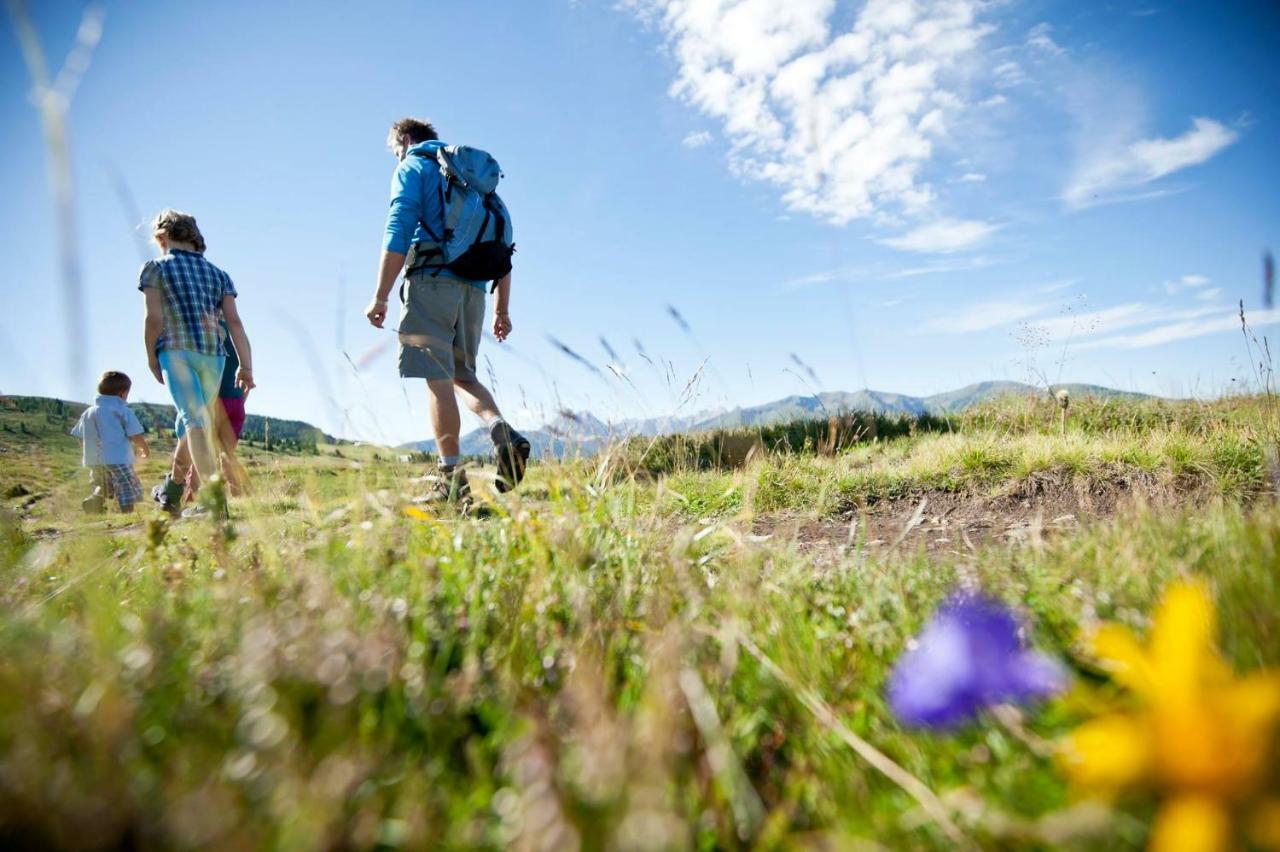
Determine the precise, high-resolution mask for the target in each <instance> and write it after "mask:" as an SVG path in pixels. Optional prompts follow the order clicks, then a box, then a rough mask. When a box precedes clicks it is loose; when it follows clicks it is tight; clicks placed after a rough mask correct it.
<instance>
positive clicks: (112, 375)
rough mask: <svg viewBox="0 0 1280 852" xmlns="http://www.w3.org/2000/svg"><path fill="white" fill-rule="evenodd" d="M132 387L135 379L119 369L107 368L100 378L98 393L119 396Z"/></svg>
mask: <svg viewBox="0 0 1280 852" xmlns="http://www.w3.org/2000/svg"><path fill="white" fill-rule="evenodd" d="M131 387H133V380H132V379H130V378H129V377H128V376H126V375H125V374H124V373H122V372H120V371H119V370H107V371H106V372H105V373H103V374H102V375H101V376H100V377H99V378H98V393H100V394H102V395H103V396H119V395H120V394H122V393H128V392H129V388H131Z"/></svg>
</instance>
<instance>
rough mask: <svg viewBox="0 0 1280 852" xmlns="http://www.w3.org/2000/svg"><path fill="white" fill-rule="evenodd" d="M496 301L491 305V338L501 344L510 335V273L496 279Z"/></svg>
mask: <svg viewBox="0 0 1280 852" xmlns="http://www.w3.org/2000/svg"><path fill="white" fill-rule="evenodd" d="M496 292H497V299H495V300H494V303H493V336H494V337H496V338H498V341H499V342H501V341H503V340H506V339H507V335H508V334H510V333H511V314H510V313H509V310H510V307H511V273H510V272H508V273H507V274H506V275H504V276H502V277H501V278H499V279H498V287H497V291H496Z"/></svg>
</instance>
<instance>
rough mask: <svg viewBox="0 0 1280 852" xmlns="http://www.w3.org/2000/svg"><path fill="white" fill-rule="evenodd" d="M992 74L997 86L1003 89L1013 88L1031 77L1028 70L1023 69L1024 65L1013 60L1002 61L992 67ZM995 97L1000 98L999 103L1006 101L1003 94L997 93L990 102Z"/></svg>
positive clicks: (992, 99) (991, 99)
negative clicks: (1028, 75)
mask: <svg viewBox="0 0 1280 852" xmlns="http://www.w3.org/2000/svg"><path fill="white" fill-rule="evenodd" d="M991 76H992V78H993V79H994V81H995V84H996V86H998V87H999V88H1001V89H1012V88H1013V87H1014V86H1021V85H1022V84H1023V83H1025V82H1027V81H1028V79H1030V78H1028V77H1027V72H1025V71H1023V70H1022V66H1021V65H1019V64H1018V63H1016V62H1013V61H1012V60H1011V61H1009V62H1001V63H1000V64H999V65H997V66H996V67H995V68H992V69H991ZM995 98H1000V100H999V101H998V102H997V103H1004V96H1003V95H996V96H995V97H993V98H990V99H989V100H988V102H990V101H994V100H995Z"/></svg>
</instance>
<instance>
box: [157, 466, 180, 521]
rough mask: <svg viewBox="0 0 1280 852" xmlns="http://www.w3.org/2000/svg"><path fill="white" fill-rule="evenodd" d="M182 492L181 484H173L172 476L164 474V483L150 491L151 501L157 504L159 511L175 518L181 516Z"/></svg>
mask: <svg viewBox="0 0 1280 852" xmlns="http://www.w3.org/2000/svg"><path fill="white" fill-rule="evenodd" d="M183 490H184V487H183V485H182V483H181V482H174V480H173V476H172V475H171V474H167V473H166V474H165V476H164V482H162V483H160V484H159V485H157V486H155V487H154V488H152V489H151V499H152V500H155V501H156V502H157V503H159V504H160V508H161V509H164V510H165V511H166V512H168V513H169V514H170V515H171V516H172V517H175V518H177V517H179V516H181V514H182V492H183Z"/></svg>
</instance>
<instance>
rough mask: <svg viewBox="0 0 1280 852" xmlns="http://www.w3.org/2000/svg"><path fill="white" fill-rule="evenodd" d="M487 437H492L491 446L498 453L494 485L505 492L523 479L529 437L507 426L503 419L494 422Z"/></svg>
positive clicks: (527, 460)
mask: <svg viewBox="0 0 1280 852" xmlns="http://www.w3.org/2000/svg"><path fill="white" fill-rule="evenodd" d="M489 437H491V438H492V439H493V448H494V450H495V451H497V453H498V479H497V481H495V482H494V486H495V487H496V488H497V489H498V491H499V492H500V493H504V494H505V493H506V492H508V491H510V490H511V489H513V488H515V487H516V486H517V485H519V484H520V480H522V479H524V471H525V468H526V467H528V465H529V452H530V450H531V449H532V448H531V447H530V446H529V439H528V438H526V437H525V436H524V435H521V434H520V433H519V432H517V431H516V430H515V429H512V428H511V427H510V426H508V425H507V423H506V421H505V420H504V421H499V422H497V423H495V424H494V426H493V430H492V431H491V432H490V433H489Z"/></svg>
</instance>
